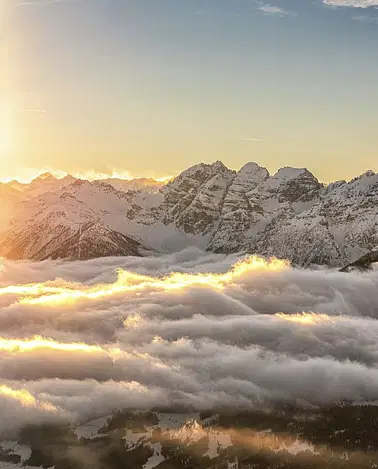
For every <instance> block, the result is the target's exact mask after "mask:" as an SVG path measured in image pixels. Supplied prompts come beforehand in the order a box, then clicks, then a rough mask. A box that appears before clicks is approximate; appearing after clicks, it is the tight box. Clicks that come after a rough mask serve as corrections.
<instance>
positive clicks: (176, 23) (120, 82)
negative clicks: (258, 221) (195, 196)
mask: <svg viewBox="0 0 378 469" xmlns="http://www.w3.org/2000/svg"><path fill="white" fill-rule="evenodd" d="M377 8H378V0H271V1H270V2H269V3H268V2H264V1H263V0H261V1H258V0H39V1H37V0H35V1H34V0H0V179H3V180H4V179H7V178H13V177H18V178H19V179H25V178H28V177H30V176H32V175H33V174H34V173H35V172H36V171H37V172H40V171H42V170H45V169H53V170H56V171H65V172H75V173H78V172H79V173H88V172H92V173H93V172H102V173H109V174H110V173H113V172H117V173H126V172H127V173H128V174H131V175H134V176H153V177H163V176H169V175H173V174H177V173H178V172H179V171H181V170H183V169H185V168H187V167H189V166H191V165H193V164H196V163H198V162H206V163H210V162H213V161H215V160H218V159H219V160H222V161H223V162H224V163H225V164H226V165H227V166H229V167H231V168H235V169H237V168H239V167H241V166H242V165H243V164H244V163H246V162H247V161H256V162H258V163H259V164H261V165H263V166H265V167H267V168H268V169H269V170H270V171H271V172H274V171H275V170H277V169H278V168H280V167H283V166H296V167H307V168H308V169H310V170H311V171H312V172H313V173H314V174H315V175H316V176H317V177H318V178H319V179H320V180H322V181H324V182H328V181H332V180H336V179H348V178H349V179H350V178H352V177H354V176H356V175H358V174H360V173H362V172H364V171H366V170H367V169H373V170H376V171H378V158H377V148H378V134H377V131H376V123H377V115H378V87H377V83H378V60H377V54H378V9H377Z"/></svg>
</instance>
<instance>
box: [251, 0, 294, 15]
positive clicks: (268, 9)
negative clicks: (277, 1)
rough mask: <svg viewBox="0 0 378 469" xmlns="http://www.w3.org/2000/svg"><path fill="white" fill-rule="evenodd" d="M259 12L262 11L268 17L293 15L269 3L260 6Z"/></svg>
mask: <svg viewBox="0 0 378 469" xmlns="http://www.w3.org/2000/svg"><path fill="white" fill-rule="evenodd" d="M258 10H260V11H262V12H263V13H265V14H267V15H278V16H287V15H293V13H292V12H290V11H288V10H285V9H284V8H281V7H277V6H274V5H270V4H268V3H260V4H259V6H258Z"/></svg>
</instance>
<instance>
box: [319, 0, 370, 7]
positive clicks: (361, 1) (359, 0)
mask: <svg viewBox="0 0 378 469" xmlns="http://www.w3.org/2000/svg"><path fill="white" fill-rule="evenodd" d="M321 1H322V2H323V3H324V4H325V5H329V6H331V7H350V8H372V7H377V6H378V0H321Z"/></svg>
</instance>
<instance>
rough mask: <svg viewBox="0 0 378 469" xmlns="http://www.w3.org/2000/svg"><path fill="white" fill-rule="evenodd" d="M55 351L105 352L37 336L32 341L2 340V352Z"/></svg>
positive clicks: (97, 348) (96, 347)
mask: <svg viewBox="0 0 378 469" xmlns="http://www.w3.org/2000/svg"><path fill="white" fill-rule="evenodd" d="M43 349H45V350H46V349H47V350H53V351H62V352H84V353H97V352H103V349H102V348H101V347H98V346H96V345H88V344H84V343H68V344H65V343H61V342H56V341H55V340H52V339H44V338H43V337H40V336H35V337H33V338H31V339H5V338H0V351H1V352H12V353H26V352H30V351H34V350H43Z"/></svg>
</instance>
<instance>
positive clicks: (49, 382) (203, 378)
mask: <svg viewBox="0 0 378 469" xmlns="http://www.w3.org/2000/svg"><path fill="white" fill-rule="evenodd" d="M235 264H236V266H235ZM377 319H378V271H377V270H372V271H368V272H364V273H357V272H355V273H349V274H346V273H340V272H337V271H333V270H325V269H319V270H302V269H295V268H292V267H290V266H289V265H288V264H286V263H284V262H281V261H274V262H272V263H269V262H265V261H263V260H261V259H258V258H252V259H250V258H245V259H244V261H243V259H241V260H240V259H239V256H237V255H228V256H227V255H221V254H219V255H217V254H209V253H204V252H201V251H200V250H198V249H196V248H189V249H186V250H184V251H181V252H178V253H176V254H170V255H166V256H161V257H149V258H133V257H129V258H106V259H96V260H92V261H87V262H67V261H45V262H40V263H33V262H28V261H18V262H12V261H7V260H2V261H1V269H0V414H1V419H0V434H1V433H4V432H6V431H8V430H9V429H18V428H20V427H21V426H22V425H25V424H27V423H33V422H34V423H35V422H41V421H54V422H55V421H61V420H63V421H67V420H69V421H74V422H82V421H85V420H88V419H91V418H95V417H98V416H102V415H106V414H108V413H110V412H112V411H113V410H114V409H117V408H119V409H121V408H127V407H131V408H139V409H144V408H152V407H156V406H165V407H170V408H180V409H182V408H192V409H196V410H204V409H213V408H216V409H219V408H223V409H226V408H237V409H239V410H240V409H241V408H246V409H247V408H254V407H256V406H261V405H262V406H268V405H270V404H272V403H277V402H278V403H279V402H288V403H293V404H296V405H303V406H308V405H310V406H311V405H315V406H317V405H332V404H336V403H338V402H340V401H342V400H350V401H369V400H376V399H378V368H377V364H378V321H377Z"/></svg>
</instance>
